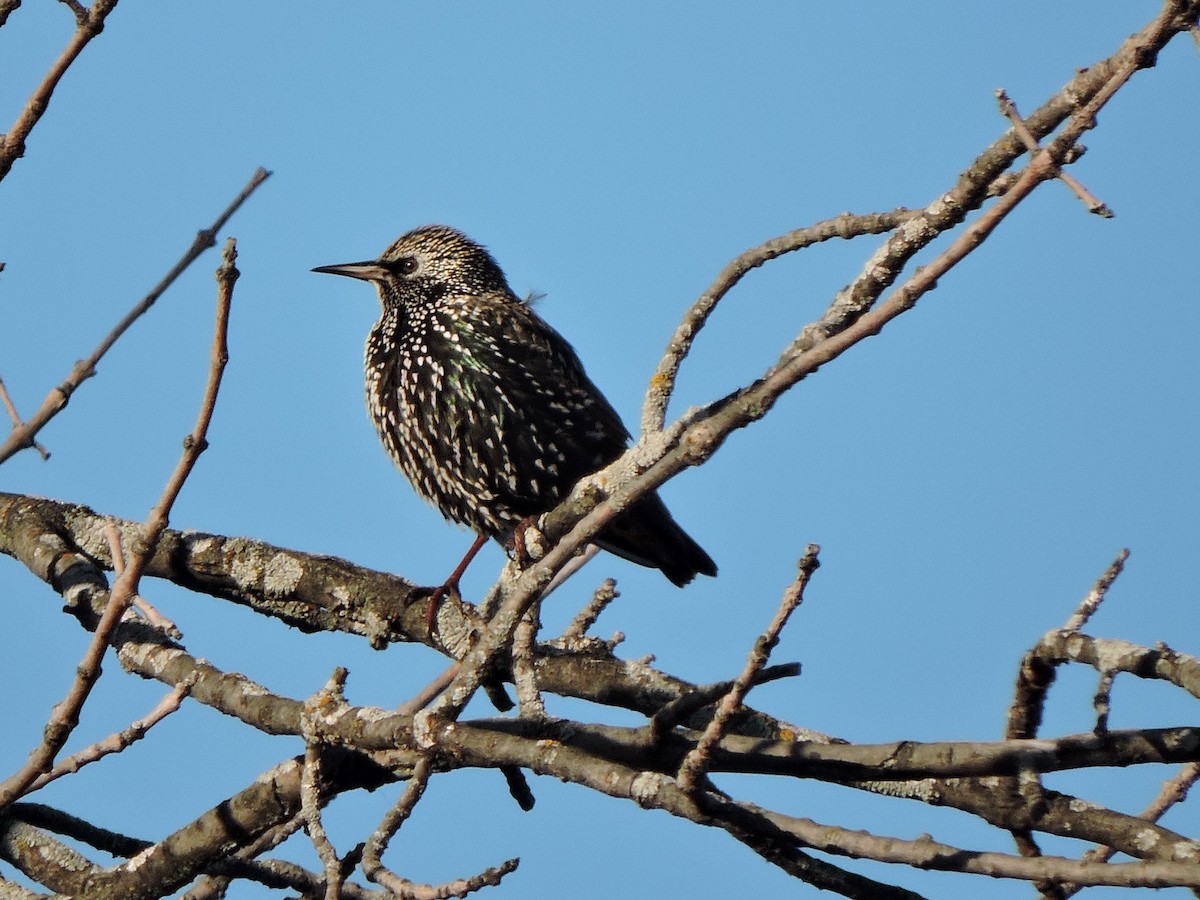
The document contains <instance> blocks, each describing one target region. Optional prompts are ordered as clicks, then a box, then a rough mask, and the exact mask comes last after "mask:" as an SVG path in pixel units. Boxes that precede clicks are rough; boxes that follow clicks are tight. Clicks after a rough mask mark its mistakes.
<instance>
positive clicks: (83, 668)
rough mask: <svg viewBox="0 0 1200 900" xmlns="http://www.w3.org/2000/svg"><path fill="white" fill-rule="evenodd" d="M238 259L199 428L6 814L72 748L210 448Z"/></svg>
mask: <svg viewBox="0 0 1200 900" xmlns="http://www.w3.org/2000/svg"><path fill="white" fill-rule="evenodd" d="M236 258H237V251H236V248H235V245H234V242H233V240H232V239H230V240H229V241H228V242H227V243H226V246H225V254H224V262H223V263H222V265H221V267H220V268H219V269H218V270H217V284H218V290H217V317H216V318H217V321H216V327H215V332H214V335H213V345H212V352H211V361H210V364H209V373H208V382H207V384H206V385H205V389H204V399H203V400H202V401H201V405H200V412H199V414H198V415H197V417H196V424H195V427H194V428H193V429H192V432H191V433H190V434H189V435H188V436H187V438H186V439H185V440H184V446H183V453H182V455H181V456H180V459H179V462H178V464H177V465H176V466H175V470H174V471H173V472H172V473H171V477H170V478H169V479H168V480H167V484H166V486H165V487H164V488H163V492H162V495H161V496H160V497H159V500H158V502H157V503H156V504H155V505H154V507H153V508H152V509H151V510H150V515H149V517H148V518H147V519H146V524H145V528H144V533H143V535H142V536H141V540H140V541H139V542H138V546H137V547H136V548H135V549H134V551H133V553H132V555H131V557H130V559H129V560H128V561H127V563H126V567H125V571H124V572H122V573H121V574H120V575H119V576H118V577H117V579H116V580H115V581H114V583H113V586H112V591H111V593H110V595H109V598H108V605H107V606H106V607H105V609H104V613H103V615H101V617H100V620H99V622H98V623H97V624H96V628H95V631H94V633H93V635H92V639H91V641H90V642H89V645H88V649H87V652H86V653H85V654H84V657H83V660H82V661H81V662H80V664H79V665H78V667H77V668H76V674H75V679H74V681H73V682H72V685H71V688H70V689H69V691H68V693H67V696H66V697H64V698H63V700H62V701H61V702H59V703H58V704H57V705H56V706H55V707H54V711H53V712H52V713H51V716H50V721H49V722H48V723H47V725H46V729H45V731H44V733H43V737H42V741H41V743H40V744H39V745H38V746H37V747H36V748H35V749H34V750H33V752H32V753H31V754H30V755H29V759H28V760H26V762H25V764H24V765H23V766H22V767H21V768H20V769H19V770H18V771H17V772H15V773H14V774H13V775H11V776H10V777H9V778H7V779H6V780H5V781H4V782H3V783H0V809H4V808H6V807H7V806H8V805H9V804H10V803H12V802H13V801H14V800H15V799H17V798H18V797H20V796H21V795H22V794H24V793H26V792H27V791H28V790H29V786H30V785H31V784H32V783H33V782H34V780H35V779H36V778H37V777H38V776H39V775H41V774H43V773H45V772H48V771H49V770H50V768H51V766H52V765H53V763H54V758H55V757H56V756H57V755H58V752H59V751H60V750H61V749H62V747H63V745H64V744H65V743H66V741H67V738H68V737H70V735H71V732H72V731H74V729H75V726H76V725H78V724H79V711H80V709H82V707H83V704H84V703H85V702H86V700H87V698H88V696H89V695H90V694H91V691H92V687H93V686H94V685H95V683H96V680H97V679H98V678H99V677H100V663H101V661H102V660H103V658H104V653H105V650H106V649H107V647H108V641H109V638H110V637H111V636H112V633H113V630H114V629H115V628H116V627H117V624H118V622H120V620H121V618H122V617H123V616H124V614H125V611H126V610H127V609H128V608H129V605H130V603H132V601H133V597H134V595H136V594H137V590H138V582H139V581H140V580H141V577H142V572H143V571H144V570H145V567H146V565H147V564H148V562H149V560H150V557H151V556H153V555H154V550H155V548H156V547H157V546H158V541H159V539H160V538H161V537H162V533H163V531H165V530H166V527H167V525H168V523H169V521H170V511H171V507H172V506H173V505H174V503H175V500H176V498H177V497H178V496H179V492H180V491H181V490H182V489H183V485H184V482H186V481H187V478H188V475H190V474H191V471H192V469H193V468H194V467H195V465H196V460H197V459H199V457H200V454H201V453H202V452H203V451H204V449H205V447H206V446H207V442H206V437H205V436H206V435H207V433H208V426H209V423H210V422H211V421H212V414H213V409H214V407H215V406H216V402H217V394H218V392H219V391H220V387H221V376H222V374H223V373H224V371H225V364H226V362H227V361H228V359H229V350H228V329H229V308H230V304H231V303H232V301H233V284H234V282H235V281H236V280H237V275H238V273H237V268H236V267H235V265H234V261H235V260H236Z"/></svg>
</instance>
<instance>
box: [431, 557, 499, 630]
mask: <svg viewBox="0 0 1200 900" xmlns="http://www.w3.org/2000/svg"><path fill="white" fill-rule="evenodd" d="M486 543H487V535H486V534H481V535H477V536H476V538H475V543H473V544H472V545H471V549H470V550H468V551H467V553H466V556H464V557H463V558H462V562H460V563H459V564H458V566H457V567H456V568H455V570H454V571H453V572H451V573H450V577H449V578H447V579H446V581H445V582H444V583H443V584H442V586H441V587H437V588H434V590H433V593H432V594H430V596H429V609H428V611H427V612H426V613H425V627H426V629H427V630H428V631H429V632H430V633H432V632H433V622H434V620H435V619H436V618H437V611H438V607H439V606H440V605H441V603H442V598H443V597H445V596H446V595H447V594H449V593H451V592H452V591H453V592H454V593H458V582H459V579H461V578H462V577H463V573H464V572H466V571H467V566H469V565H470V564H471V560H473V559H474V558H475V557H476V556H477V555H478V554H479V551H480V550H482V549H483V545H484V544H486Z"/></svg>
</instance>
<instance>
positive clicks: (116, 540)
mask: <svg viewBox="0 0 1200 900" xmlns="http://www.w3.org/2000/svg"><path fill="white" fill-rule="evenodd" d="M104 535H105V537H107V538H108V550H109V555H110V556H111V557H112V563H113V571H114V572H115V573H116V574H117V577H118V578H119V577H120V576H121V574H122V573H123V572H124V571H125V551H124V549H123V548H122V547H121V532H120V530H119V529H118V528H117V522H116V520H115V519H113V518H112V517H111V516H110V517H109V518H108V521H107V522H106V523H105V524H104ZM133 606H134V608H135V609H136V610H137V611H138V612H139V613H141V614H142V616H143V617H145V619H146V621H147V622H149V623H150V624H151V625H153V626H154V627H155V628H157V629H158V630H159V631H161V632H162V633H163V634H167V635H170V636H171V637H173V638H175V639H176V640H179V639H180V638H182V637H183V632H182V631H180V630H179V627H178V626H177V625H176V624H175V623H174V622H172V621H171V620H170V619H168V618H167V617H166V616H164V615H163V614H162V613H160V612H159V611H158V610H157V609H155V608H154V607H153V606H152V605H151V604H150V602H149V601H148V600H147V599H146V598H145V597H143V596H142V595H141V594H134V595H133Z"/></svg>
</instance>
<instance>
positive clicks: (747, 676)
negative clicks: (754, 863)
mask: <svg viewBox="0 0 1200 900" xmlns="http://www.w3.org/2000/svg"><path fill="white" fill-rule="evenodd" d="M820 552H821V548H820V547H818V546H817V545H816V544H809V545H808V547H807V548H805V551H804V556H802V557H801V558H800V562H799V563H798V565H797V568H798V570H799V571H798V572H797V573H796V580H795V581H793V582H792V583H791V585H789V586H788V589H787V590H786V591H784V592H783V599H782V600H781V601H780V603H779V609H778V610H777V611H776V613H775V618H773V619H772V620H771V624H770V625H768V626H767V630H766V631H764V632H763V633H762V635H761V636H760V637H759V638H758V640H757V641H755V642H754V649H752V650H751V651H750V655H749V656H748V657H747V659H746V667H745V668H744V669H743V670H742V674H740V675H739V676H738V677H737V678H735V679H734V682H733V686H732V687H731V688H730V689H729V692H728V693H727V694H725V696H724V697H722V698H721V702H720V703H718V704H717V709H716V712H715V714H714V715H713V717H712V721H711V722H709V723H708V727H707V728H705V729H704V734H703V735H701V737H700V740H699V741H697V742H696V746H695V747H693V748H692V749H691V750H690V751H688V754H687V756H685V757H684V759H683V763H682V764H681V765H680V767H679V774H678V775H677V776H676V777H677V779H678V781H679V784H680V786H681V787H682V788H683V789H684V790H685V791H694V790H696V789H697V788H698V787H699V785H700V784H701V782H702V780H703V779H704V777H705V773H706V772H707V770H708V766H709V758H710V756H711V754H712V750H713V747H715V746H716V745H717V743H718V742H719V741H720V740H721V738H722V737H724V735H725V728H726V726H727V725H728V724H729V720H730V718H732V716H733V714H734V713H736V712H737V711H738V708H739V707H740V706H741V705H742V700H744V699H745V697H746V694H747V693H749V691H750V688H751V687H752V686H753V685H754V679H755V678H756V677H757V675H758V673H759V672H760V671H761V670H762V668H763V666H765V665H766V664H767V661H768V660H769V659H770V658H771V651H772V650H773V649H774V648H775V645H776V644H778V643H779V634H780V632H781V631H783V627H784V626H785V625H787V622H788V619H789V618H790V617H791V615H792V613H793V612H795V610H796V607H798V606H799V605H800V604H801V603H802V602H803V601H804V589H805V587H806V586H807V585H808V582H809V579H810V578H811V577H812V574H813V572H815V571H816V570H817V566H819V565H820V562H819V560H818V559H817V555H818V554H819V553H820Z"/></svg>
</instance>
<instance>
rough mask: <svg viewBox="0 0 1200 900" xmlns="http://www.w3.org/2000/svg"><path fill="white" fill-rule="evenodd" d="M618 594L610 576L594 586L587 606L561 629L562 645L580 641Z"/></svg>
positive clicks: (568, 645)
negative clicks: (598, 585)
mask: <svg viewBox="0 0 1200 900" xmlns="http://www.w3.org/2000/svg"><path fill="white" fill-rule="evenodd" d="M620 596H621V595H620V594H619V593H618V592H617V582H616V581H614V580H613V579H612V578H606V579H605V580H604V582H603V583H602V584H601V585H600V587H598V588H596V593H594V594H593V595H592V599H591V600H590V601H588V604H587V606H585V607H584V608H583V609H581V610H580V611H579V612H578V613H576V615H575V618H574V619H572V620H571V624H570V625H568V626H567V627H566V629H565V630H564V631H563V633H562V637H560V638H559V640H560V641H561V642H562V644H563V646H565V647H570V646H571V645H573V644H576V643H578V642H579V641H582V640H583V638H584V635H586V634H587V633H588V630H589V629H590V628H591V627H592V626H593V625H595V624H596V620H597V619H598V618H600V613H602V612H604V610H605V608H606V607H607V606H608V604H610V603H612V602H613V601H614V600H616V599H617V598H618V597H620Z"/></svg>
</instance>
